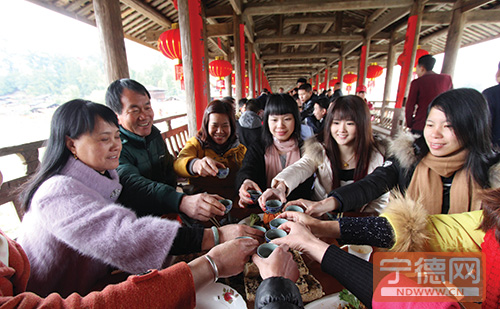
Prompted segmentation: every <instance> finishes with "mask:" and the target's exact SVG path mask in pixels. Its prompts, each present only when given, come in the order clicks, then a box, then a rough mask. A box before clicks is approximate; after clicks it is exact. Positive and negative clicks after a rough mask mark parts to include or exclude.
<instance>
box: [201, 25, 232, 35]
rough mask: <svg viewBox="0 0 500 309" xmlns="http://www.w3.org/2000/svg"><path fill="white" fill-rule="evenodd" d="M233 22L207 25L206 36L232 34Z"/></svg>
mask: <svg viewBox="0 0 500 309" xmlns="http://www.w3.org/2000/svg"><path fill="white" fill-rule="evenodd" d="M233 34H234V33H233V23H223V24H213V25H207V37H214V36H215V37H221V36H233Z"/></svg>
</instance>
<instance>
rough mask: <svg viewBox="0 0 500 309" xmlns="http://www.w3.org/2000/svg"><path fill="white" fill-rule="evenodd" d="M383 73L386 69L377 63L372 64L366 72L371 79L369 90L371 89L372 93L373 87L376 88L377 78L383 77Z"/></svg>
mask: <svg viewBox="0 0 500 309" xmlns="http://www.w3.org/2000/svg"><path fill="white" fill-rule="evenodd" d="M382 72H384V68H383V67H381V66H379V65H377V63H376V62H374V63H372V64H370V66H368V69H367V71H366V78H368V79H369V81H368V88H370V91H371V89H372V88H373V87H375V78H377V77H379V76H380V75H382Z"/></svg>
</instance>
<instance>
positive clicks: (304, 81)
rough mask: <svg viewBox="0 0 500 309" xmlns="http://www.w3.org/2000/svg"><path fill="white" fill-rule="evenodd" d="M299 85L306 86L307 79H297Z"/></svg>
mask: <svg viewBox="0 0 500 309" xmlns="http://www.w3.org/2000/svg"><path fill="white" fill-rule="evenodd" d="M298 83H304V84H305V83H307V79H305V78H304V77H301V78H299V79H297V84H298Z"/></svg>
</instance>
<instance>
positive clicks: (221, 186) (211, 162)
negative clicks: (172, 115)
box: [174, 100, 246, 201]
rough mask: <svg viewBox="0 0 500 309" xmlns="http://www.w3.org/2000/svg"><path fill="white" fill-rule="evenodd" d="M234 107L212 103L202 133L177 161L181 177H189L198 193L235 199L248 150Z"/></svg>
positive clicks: (188, 144)
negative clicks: (240, 135)
mask: <svg viewBox="0 0 500 309" xmlns="http://www.w3.org/2000/svg"><path fill="white" fill-rule="evenodd" d="M234 115H235V113H234V108H233V107H232V105H231V104H228V103H226V102H223V101H219V100H215V101H212V102H211V103H210V104H209V105H208V106H207V108H206V109H205V114H204V115H203V123H202V127H201V129H200V130H199V131H198V134H197V135H196V136H194V137H192V138H191V139H189V140H188V141H187V143H186V145H185V146H184V148H183V149H182V150H181V152H180V153H179V156H178V157H177V160H176V161H175V162H174V170H175V172H176V173H177V175H178V176H181V177H187V178H189V183H190V184H191V185H193V186H194V188H193V189H194V193H198V192H208V193H215V194H218V195H220V196H221V197H224V198H228V199H231V200H233V201H234V200H235V199H236V198H237V196H238V191H237V189H236V187H235V177H236V173H237V172H238V170H239V169H240V167H241V163H242V161H243V157H244V156H245V153H246V148H245V146H243V145H242V144H240V142H239V141H238V138H237V137H236V120H235V117H234Z"/></svg>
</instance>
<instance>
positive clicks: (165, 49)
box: [158, 23, 182, 59]
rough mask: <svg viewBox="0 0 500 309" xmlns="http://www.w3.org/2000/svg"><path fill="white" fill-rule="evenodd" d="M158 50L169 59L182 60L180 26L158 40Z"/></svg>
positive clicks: (173, 26)
mask: <svg viewBox="0 0 500 309" xmlns="http://www.w3.org/2000/svg"><path fill="white" fill-rule="evenodd" d="M158 49H159V50H160V51H161V52H162V54H164V55H165V56H166V57H167V58H169V59H182V51H181V33H180V31H179V28H178V24H175V23H174V24H172V29H171V30H167V31H165V32H163V33H162V34H161V35H160V37H159V38H158Z"/></svg>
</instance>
